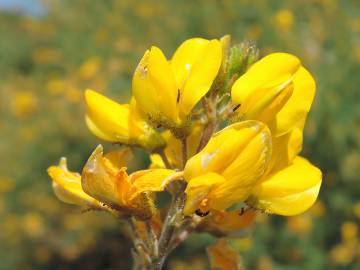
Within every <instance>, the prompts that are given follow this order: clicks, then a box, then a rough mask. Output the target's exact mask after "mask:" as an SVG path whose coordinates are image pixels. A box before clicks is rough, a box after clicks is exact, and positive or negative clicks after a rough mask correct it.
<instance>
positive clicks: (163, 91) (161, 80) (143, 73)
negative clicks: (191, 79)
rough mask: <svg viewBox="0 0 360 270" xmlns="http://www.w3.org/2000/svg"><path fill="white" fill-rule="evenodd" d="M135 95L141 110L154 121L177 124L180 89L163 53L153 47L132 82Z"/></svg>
mask: <svg viewBox="0 0 360 270" xmlns="http://www.w3.org/2000/svg"><path fill="white" fill-rule="evenodd" d="M132 86H133V88H132V91H133V95H134V97H135V99H136V101H137V103H138V104H139V106H140V108H141V109H142V110H143V111H144V112H145V113H147V114H148V115H149V116H150V117H151V118H153V119H154V120H158V119H160V118H162V117H164V118H165V119H166V120H168V121H171V122H173V123H177V104H176V101H177V95H178V87H177V85H176V81H175V78H174V75H173V73H172V69H171V67H170V64H169V62H168V61H167V59H166V58H165V56H164V54H163V53H162V51H161V50H160V49H159V48H157V47H151V49H150V51H147V52H146V53H145V55H144V57H143V58H142V60H141V61H140V64H139V65H138V67H137V69H136V71H135V73H134V76H133V82H132Z"/></svg>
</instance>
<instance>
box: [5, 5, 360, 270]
mask: <svg viewBox="0 0 360 270" xmlns="http://www.w3.org/2000/svg"><path fill="white" fill-rule="evenodd" d="M227 33H229V34H231V35H232V37H233V40H234V41H237V42H240V41H243V40H246V39H247V40H254V41H256V42H257V45H258V47H259V48H260V49H261V54H262V55H264V54H267V53H269V52H272V51H285V52H290V53H293V54H296V55H298V56H299V57H300V58H301V59H302V61H303V64H304V65H305V66H306V67H307V68H308V69H309V70H310V71H311V72H312V73H313V74H314V76H315V78H316V81H317V85H318V90H317V96H316V101H315V104H314V106H313V110H312V112H311V114H310V117H309V120H308V122H307V126H306V134H305V135H306V138H305V145H304V151H303V154H304V155H305V156H306V157H308V158H309V159H310V160H311V161H312V162H313V163H315V164H316V165H317V166H319V167H320V168H322V170H323V172H324V181H323V186H322V189H321V193H320V198H319V200H318V202H317V203H316V204H315V205H314V206H313V207H312V208H311V209H310V210H309V211H308V212H306V213H304V214H303V215H300V216H296V217H292V218H284V217H277V216H267V215H261V216H260V217H259V219H258V221H257V226H256V228H255V229H254V230H253V231H252V233H251V235H250V236H249V237H245V238H243V239H237V240H233V241H232V244H233V246H234V247H235V248H236V249H238V250H239V252H241V254H242V258H243V262H244V265H246V266H247V269H259V270H260V269H261V270H270V269H289V270H290V269H291V270H292V269H294V270H297V269H360V242H359V232H358V231H359V229H358V228H359V224H360V151H359V150H360V89H359V85H360V74H359V72H360V65H359V64H360V2H359V1H356V0H346V1H345V0H344V1H343V0H338V1H336V0H307V1H303V0H298V1H286V0H283V1H265V0H242V1H239V0H217V1H216V0H184V1H175V0H165V1H145V0H140V1H135V0H118V1H116V0H107V1H91V0H62V1H56V0H45V1H42V2H40V1H35V0H32V1H30V0H16V1H15V0H11V1H9V0H7V1H6V0H0V161H1V164H0V269H129V267H130V264H131V260H130V253H129V240H128V239H127V238H126V237H125V236H123V234H122V233H121V231H122V225H121V224H119V223H118V222H117V221H115V220H113V219H112V218H111V217H109V216H107V215H106V214H102V213H94V212H90V213H83V214H82V213H80V211H79V209H78V208H77V207H72V206H69V205H66V204H63V203H61V202H60V201H58V200H57V199H56V198H55V196H54V195H53V193H52V190H51V182H50V180H49V178H48V176H47V174H46V168H47V167H48V166H49V165H51V164H54V163H56V162H57V161H58V159H59V157H60V156H62V155H63V156H66V157H68V162H69V167H70V169H72V170H80V168H81V167H82V164H83V163H84V161H85V160H86V158H87V157H88V155H89V153H90V152H91V151H92V149H94V147H95V146H96V144H97V143H99V141H98V140H97V139H96V138H94V137H93V136H92V135H91V134H90V133H89V132H88V130H87V128H86V126H85V124H84V121H83V115H84V105H83V90H84V89H85V88H93V89H95V90H98V91H101V92H103V93H105V94H106V95H108V96H110V97H112V98H114V99H117V100H118V101H119V102H124V103H125V102H126V101H127V99H128V95H129V94H128V93H129V89H130V81H131V76H132V72H133V70H134V69H135V67H136V65H137V62H138V60H139V59H140V57H141V56H142V54H143V52H144V51H145V50H146V48H148V47H149V46H150V45H152V44H155V45H157V46H159V47H161V48H163V49H164V51H165V52H166V54H167V56H170V55H171V53H172V52H173V51H174V49H175V48H176V47H177V46H178V45H179V44H180V43H181V42H182V41H183V40H185V39H186V38H189V37H194V36H201V37H205V38H217V37H221V36H222V35H224V34H227ZM106 146H107V147H108V149H109V148H111V147H114V146H111V145H106ZM145 162H146V161H144V160H140V161H139V165H144V164H145ZM213 241H214V239H213V238H212V237H210V236H209V235H205V234H204V235H197V236H194V237H192V238H190V239H189V241H188V242H187V243H186V244H184V245H182V246H181V247H180V248H179V249H178V250H177V251H175V252H174V254H172V256H171V257H170V260H169V262H168V264H167V268H169V269H208V267H209V265H208V262H207V258H206V253H205V248H204V247H205V246H206V245H207V244H209V243H212V242H213Z"/></svg>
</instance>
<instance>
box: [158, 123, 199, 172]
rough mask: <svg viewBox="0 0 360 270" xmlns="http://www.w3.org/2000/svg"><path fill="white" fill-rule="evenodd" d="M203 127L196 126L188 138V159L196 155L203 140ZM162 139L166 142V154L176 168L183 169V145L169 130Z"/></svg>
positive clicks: (163, 134)
mask: <svg viewBox="0 0 360 270" xmlns="http://www.w3.org/2000/svg"><path fill="white" fill-rule="evenodd" d="M202 131H203V125H201V124H195V125H194V126H193V127H192V129H191V132H190V134H189V136H188V137H187V138H186V142H187V143H186V145H187V157H188V158H190V157H192V156H193V155H195V153H196V151H197V149H198V147H199V144H200V139H201V134H202ZM161 135H162V137H163V138H164V140H165V142H166V148H165V154H166V156H167V158H168V160H169V162H170V164H171V165H172V166H173V167H174V168H179V169H180V168H182V143H181V141H180V140H179V139H177V138H176V137H175V136H174V135H173V134H172V133H171V132H170V131H169V130H167V131H165V132H163V133H162V134H161Z"/></svg>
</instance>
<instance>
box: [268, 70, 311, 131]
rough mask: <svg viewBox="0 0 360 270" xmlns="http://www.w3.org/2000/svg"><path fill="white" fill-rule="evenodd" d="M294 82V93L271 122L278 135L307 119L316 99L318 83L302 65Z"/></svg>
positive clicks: (271, 126) (272, 128)
mask: <svg viewBox="0 0 360 270" xmlns="http://www.w3.org/2000/svg"><path fill="white" fill-rule="evenodd" d="M293 84H294V91H293V94H292V95H291V97H290V98H289V100H288V101H287V102H286V104H285V105H284V106H283V107H282V109H281V110H280V111H279V112H278V113H277V114H276V118H275V119H274V120H273V122H272V123H270V124H269V125H270V128H271V130H274V133H275V134H276V135H277V136H280V135H282V134H285V133H286V132H288V131H289V130H290V129H292V128H293V127H294V126H295V125H298V124H299V122H300V123H301V122H303V121H305V119H306V116H307V114H308V112H309V110H310V107H311V104H312V102H313V100H314V96H315V91H316V84H315V81H314V79H313V77H312V76H311V74H310V73H309V72H308V71H307V70H306V69H305V68H304V67H300V68H299V70H298V71H297V72H296V73H295V76H294V78H293Z"/></svg>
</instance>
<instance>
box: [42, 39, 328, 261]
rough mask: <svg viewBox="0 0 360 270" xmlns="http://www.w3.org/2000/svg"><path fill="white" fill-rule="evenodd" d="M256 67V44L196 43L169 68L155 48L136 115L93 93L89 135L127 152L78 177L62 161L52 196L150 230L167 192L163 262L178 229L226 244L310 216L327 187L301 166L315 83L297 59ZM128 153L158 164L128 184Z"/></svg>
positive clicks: (273, 58)
mask: <svg viewBox="0 0 360 270" xmlns="http://www.w3.org/2000/svg"><path fill="white" fill-rule="evenodd" d="M257 58H258V51H257V50H256V48H255V46H254V45H253V44H250V43H243V44H240V45H234V46H230V37H229V36H225V37H223V38H221V39H220V40H217V39H214V40H206V39H203V38H192V39H189V40H186V41H185V42H184V43H182V44H181V45H180V47H179V48H178V49H177V50H176V51H175V53H174V55H173V56H172V57H171V59H170V60H168V59H167V58H166V57H165V56H164V54H163V52H162V51H161V50H160V49H159V48H157V47H155V46H153V47H151V48H150V49H149V50H148V51H146V52H145V54H144V56H143V57H142V59H141V60H140V63H139V64H138V66H137V68H136V70H135V72H134V75H133V79H132V97H131V100H130V102H129V104H119V103H117V102H115V101H112V100H110V99H108V98H107V97H105V96H103V95H101V94H99V93H97V92H95V91H93V90H86V91H85V101H86V105H87V112H86V117H85V119H86V124H87V126H88V127H89V129H90V130H91V132H92V133H93V134H95V135H96V136H97V137H98V138H100V139H102V140H105V141H110V142H114V143H119V144H121V145H124V146H125V147H123V148H121V149H119V150H116V151H113V152H109V153H107V154H104V153H103V148H102V146H98V147H97V148H96V149H95V150H94V152H93V154H92V155H91V156H90V158H89V160H88V161H87V163H86V165H85V166H84V168H83V171H82V174H81V175H80V174H79V173H74V172H70V171H69V170H68V169H67V167H66V161H65V159H62V160H61V161H60V164H59V166H52V167H50V168H49V169H48V172H49V174H50V176H51V178H52V180H53V187H54V190H55V193H56V195H57V196H58V197H59V199H61V200H62V201H64V202H67V203H72V204H77V205H81V206H84V207H85V208H88V209H98V210H105V211H109V212H111V213H112V214H113V215H115V216H117V217H120V218H123V219H124V220H126V219H129V218H130V219H131V217H135V219H136V220H137V222H140V221H144V222H146V221H148V220H152V222H154V218H156V219H158V218H159V211H160V210H161V209H160V210H158V209H157V207H156V204H155V195H156V193H157V192H162V191H165V190H167V191H169V192H170V193H171V194H172V196H173V203H172V205H171V206H170V209H169V213H168V215H167V218H166V219H165V220H164V222H163V224H162V230H161V233H160V232H159V235H156V233H155V236H154V237H155V238H159V246H158V247H157V248H156V249H155V250H157V251H159V253H156V252H155V251H154V252H155V253H154V254H152V255H153V256H155V257H158V258H160V257H161V256H164V255H165V254H161V252H162V248H163V246H171V245H173V246H176V242H177V241H180V240H179V239H177V238H176V233H174V232H173V231H174V230H172V231H171V232H169V229H168V228H169V227H171V226H172V227H175V229H177V230H181V229H184V228H186V229H187V231H191V230H189V228H192V230H194V229H198V230H203V231H209V232H213V233H215V234H220V235H228V234H231V233H233V232H234V231H236V230H239V229H241V228H243V227H244V226H245V225H246V224H248V223H249V222H250V221H251V220H252V219H253V217H254V213H255V212H256V211H257V210H259V211H263V212H266V213H274V214H279V215H285V216H291V215H297V214H299V213H302V212H304V211H305V210H307V209H308V208H309V207H310V206H311V205H312V204H313V203H314V202H315V200H316V198H317V196H318V193H319V189H320V185H321V177H322V176H321V172H320V170H319V169H318V168H316V167H315V166H314V165H312V164H311V163H310V162H309V161H307V160H306V159H305V158H303V157H301V156H299V153H300V151H301V148H302V137H303V128H304V125H305V120H306V117H307V114H308V112H309V110H310V107H311V104H312V101H313V99H314V95H315V82H314V79H313V78H312V76H311V74H310V73H309V72H308V71H307V70H306V69H305V68H304V67H303V66H302V65H301V62H300V60H299V59H298V58H297V57H295V56H293V55H291V54H287V53H272V54H270V55H267V56H265V57H264V58H262V59H260V60H257ZM132 147H140V148H143V149H145V150H146V151H147V152H148V153H149V154H150V158H151V164H150V167H149V168H147V169H144V170H140V171H136V172H134V173H131V174H128V173H127V163H128V162H129V161H128V159H129V156H130V152H131V151H130V150H129V149H130V148H132ZM239 206H240V209H239ZM236 207H238V210H234V209H236ZM174 209H175V210H176V211H174ZM239 211H240V212H239ZM172 212H173V213H172ZM245 212H246V213H245ZM239 214H241V215H242V216H240V215H239ZM174 220H175V221H176V222H175V221H174ZM174 222H175V223H174ZM184 224H188V225H189V224H190V225H189V226H185V225H184ZM133 225H134V224H133ZM169 234H170V235H169ZM164 239H165V240H164ZM166 239H167V240H166ZM170 249H171V248H170ZM159 254H160V255H159Z"/></svg>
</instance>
